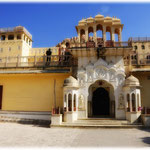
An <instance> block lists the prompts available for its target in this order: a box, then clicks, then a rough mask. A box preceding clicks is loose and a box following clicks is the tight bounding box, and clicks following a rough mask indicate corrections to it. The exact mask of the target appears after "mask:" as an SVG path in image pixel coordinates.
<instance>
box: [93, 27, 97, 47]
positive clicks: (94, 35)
mask: <svg viewBox="0 0 150 150" xmlns="http://www.w3.org/2000/svg"><path fill="white" fill-rule="evenodd" d="M93 33H94V34H93V39H94V42H95V46H96V47H97V36H96V25H94V26H93Z"/></svg>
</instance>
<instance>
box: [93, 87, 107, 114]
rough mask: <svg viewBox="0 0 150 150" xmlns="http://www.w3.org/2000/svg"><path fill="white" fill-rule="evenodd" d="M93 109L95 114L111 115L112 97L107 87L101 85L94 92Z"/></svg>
mask: <svg viewBox="0 0 150 150" xmlns="http://www.w3.org/2000/svg"><path fill="white" fill-rule="evenodd" d="M92 109H93V111H92V113H93V116H109V114H110V112H109V111H110V98H109V92H108V91H107V90H106V89H105V88H102V87H99V88H97V89H96V90H95V91H94V92H93V96H92Z"/></svg>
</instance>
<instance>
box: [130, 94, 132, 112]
mask: <svg viewBox="0 0 150 150" xmlns="http://www.w3.org/2000/svg"><path fill="white" fill-rule="evenodd" d="M130 112H132V96H131V94H130Z"/></svg>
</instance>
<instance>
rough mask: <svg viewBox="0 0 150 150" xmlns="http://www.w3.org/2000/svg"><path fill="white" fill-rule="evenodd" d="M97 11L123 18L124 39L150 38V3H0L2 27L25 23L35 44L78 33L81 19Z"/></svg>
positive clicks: (48, 44)
mask: <svg viewBox="0 0 150 150" xmlns="http://www.w3.org/2000/svg"><path fill="white" fill-rule="evenodd" d="M98 13H100V14H102V15H104V17H106V16H110V17H113V16H116V17H117V18H119V19H121V23H122V24H124V28H123V31H122V40H123V41H127V40H128V38H129V37H146V36H147V37H150V3H108V2H107V3H100V2H99V3H98V2H97V3H52V2H51V3H50V2H49V3H48V2H47V3H0V28H4V27H15V26H18V25H21V26H24V27H25V28H26V29H27V30H28V31H29V32H30V33H31V34H32V38H33V47H51V46H56V44H58V43H60V42H61V41H63V40H64V39H65V38H71V37H74V36H77V32H76V29H75V26H76V25H78V22H79V21H80V20H81V19H82V18H88V17H90V16H92V17H95V16H96V15H97V14H98Z"/></svg>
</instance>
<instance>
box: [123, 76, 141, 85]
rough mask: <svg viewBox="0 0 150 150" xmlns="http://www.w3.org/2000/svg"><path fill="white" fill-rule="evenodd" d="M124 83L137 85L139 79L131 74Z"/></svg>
mask: <svg viewBox="0 0 150 150" xmlns="http://www.w3.org/2000/svg"><path fill="white" fill-rule="evenodd" d="M125 85H128V86H139V85H140V82H139V80H138V79H137V78H136V77H134V76H133V75H131V76H129V77H128V78H127V79H126V80H125Z"/></svg>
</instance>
